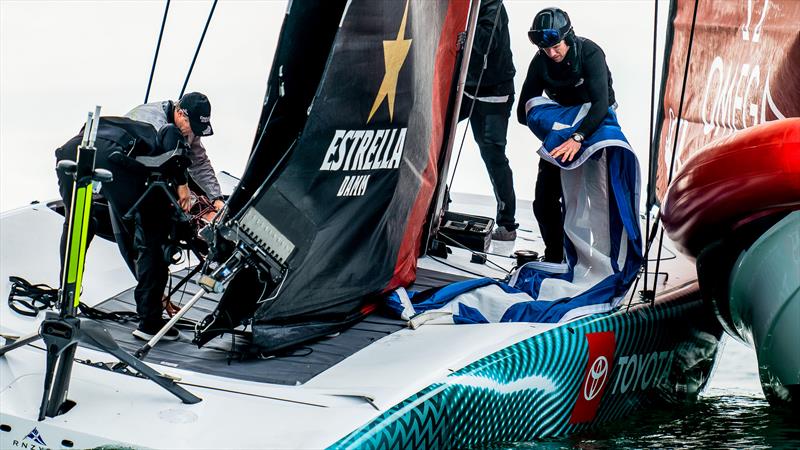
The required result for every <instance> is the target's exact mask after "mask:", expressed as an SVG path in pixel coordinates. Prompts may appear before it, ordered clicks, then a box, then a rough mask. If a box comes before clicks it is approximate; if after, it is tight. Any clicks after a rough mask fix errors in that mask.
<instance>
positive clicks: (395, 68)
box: [367, 0, 412, 123]
mask: <svg viewBox="0 0 800 450" xmlns="http://www.w3.org/2000/svg"><path fill="white" fill-rule="evenodd" d="M407 17H408V0H406V9H405V11H404V12H403V21H402V22H401V23H400V29H399V30H398V31H397V39H395V40H393V41H383V63H384V65H385V66H386V74H385V75H384V76H383V82H382V83H381V87H380V89H378V96H377V97H375V102H374V103H373V104H372V111H370V112H369V118H368V119H367V123H369V121H370V120H372V116H373V115H375V111H377V110H378V107H379V106H381V103H383V99H384V98H388V99H387V100H388V102H389V121H391V120H392V119H393V117H394V96H395V93H396V92H397V78H398V77H399V76H400V68H401V67H403V62H405V60H406V56H408V50H409V49H410V48H411V41H412V39H404V37H405V34H406V18H407Z"/></svg>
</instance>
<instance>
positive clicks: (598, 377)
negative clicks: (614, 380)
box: [583, 356, 608, 400]
mask: <svg viewBox="0 0 800 450" xmlns="http://www.w3.org/2000/svg"><path fill="white" fill-rule="evenodd" d="M606 378H608V360H607V359H606V357H605V356H599V357H598V358H597V359H595V360H594V362H593V363H592V368H591V370H589V373H587V374H586V380H585V381H584V383H583V397H584V398H585V399H586V400H592V399H593V398H595V397H597V395H598V394H599V393H600V391H602V390H603V386H604V385H605V384H606Z"/></svg>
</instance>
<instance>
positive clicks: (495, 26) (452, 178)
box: [448, 6, 502, 186]
mask: <svg viewBox="0 0 800 450" xmlns="http://www.w3.org/2000/svg"><path fill="white" fill-rule="evenodd" d="M501 9H502V6H500V7H498V8H497V13H496V14H495V15H494V23H493V24H492V34H490V35H489V44H488V45H487V46H486V47H487V48H486V53H485V54H484V55H483V66H482V67H481V72H480V74H478V84H477V85H476V86H475V92H474V98H472V102H471V103H470V105H469V114H468V115H467V127H466V128H464V135H463V136H461V145H459V146H458V153H457V154H456V163H455V164H453V176H451V177H450V183H448V184H449V186H453V181H454V180H455V178H456V171H457V170H458V162H459V161H460V160H461V151H462V150H463V149H464V141H465V140H466V139H467V129H468V128H469V127H470V125H469V121H470V120H471V119H472V111H474V110H475V102H477V101H478V90H480V88H481V81H482V80H483V72H484V71H485V70H486V61H487V58H488V57H489V50H491V48H492V41H493V40H494V32H495V30H496V29H497V21H498V20H499V19H500V10H501ZM479 19H480V17H479ZM476 27H477V25H476ZM473 46H474V44H473ZM469 51H470V53H471V52H472V49H469ZM467 72H468V73H469V68H467ZM464 92H465V93H466V92H467V89H466V86H465V87H464ZM456 120H458V117H456Z"/></svg>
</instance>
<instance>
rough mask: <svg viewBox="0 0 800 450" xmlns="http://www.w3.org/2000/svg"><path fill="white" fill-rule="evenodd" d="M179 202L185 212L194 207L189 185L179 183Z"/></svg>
mask: <svg viewBox="0 0 800 450" xmlns="http://www.w3.org/2000/svg"><path fill="white" fill-rule="evenodd" d="M178 204H179V205H181V209H183V210H184V211H185V212H189V210H190V209H191V208H192V196H191V195H190V194H189V185H188V184H181V185H178Z"/></svg>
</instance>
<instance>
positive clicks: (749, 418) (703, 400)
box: [492, 336, 800, 449]
mask: <svg viewBox="0 0 800 450" xmlns="http://www.w3.org/2000/svg"><path fill="white" fill-rule="evenodd" d="M722 346H723V348H722V352H721V354H720V360H719V361H718V364H717V367H716V370H715V371H714V373H713V374H712V377H711V380H710V381H709V384H708V386H707V387H706V389H705V391H704V392H703V394H702V395H701V397H700V400H699V401H698V402H697V403H695V404H692V405H687V406H685V407H678V408H676V407H669V408H664V409H663V410H656V411H653V410H647V411H639V412H637V413H634V414H631V415H630V417H629V418H628V419H627V420H625V421H619V422H615V423H611V424H608V425H607V426H605V427H603V428H602V429H599V430H595V431H592V432H590V433H585V434H581V435H577V436H570V437H567V438H560V439H551V440H540V441H535V442H528V443H521V444H516V445H507V446H495V447H492V448H494V449H499V448H515V449H528V448H546V449H561V448H581V449H602V448H691V449H712V448H725V449H728V448H737V449H738V448H743V449H745V448H746V449H768V448H769V449H772V448H776V449H784V448H786V449H792V448H793V449H800V417H799V416H798V415H797V413H796V412H792V411H789V410H780V409H777V408H775V407H771V406H770V405H769V404H768V403H767V401H766V399H765V398H764V394H763V393H762V392H761V385H760V383H759V381H758V366H757V361H756V355H755V351H754V350H753V349H752V348H750V347H748V346H746V345H744V344H742V343H740V342H739V341H736V340H734V339H732V338H730V337H728V336H725V337H724V338H723V341H722Z"/></svg>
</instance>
